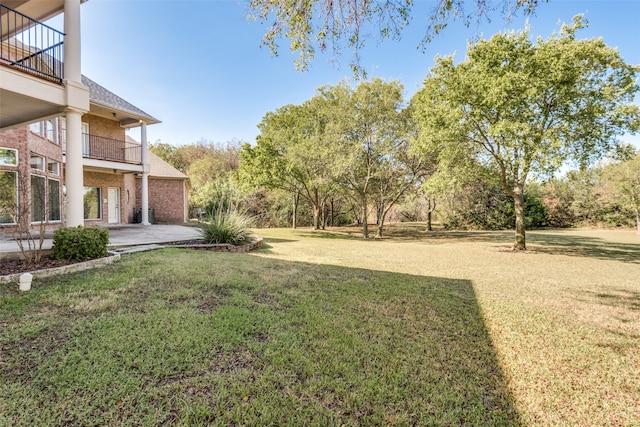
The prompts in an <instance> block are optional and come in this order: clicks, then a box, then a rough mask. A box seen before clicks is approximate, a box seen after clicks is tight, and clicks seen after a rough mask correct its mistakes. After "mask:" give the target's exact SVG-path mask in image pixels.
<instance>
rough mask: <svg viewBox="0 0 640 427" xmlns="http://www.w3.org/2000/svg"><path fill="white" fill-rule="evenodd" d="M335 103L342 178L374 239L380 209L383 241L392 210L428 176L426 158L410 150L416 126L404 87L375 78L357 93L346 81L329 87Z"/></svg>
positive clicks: (339, 179) (327, 92)
mask: <svg viewBox="0 0 640 427" xmlns="http://www.w3.org/2000/svg"><path fill="white" fill-rule="evenodd" d="M324 90H325V92H324V96H325V97H327V98H331V99H335V100H337V102H336V104H335V105H336V107H335V109H334V110H333V115H332V116H331V117H332V122H333V123H334V128H333V130H332V132H333V134H334V139H335V147H336V148H335V149H336V150H337V152H338V153H339V155H338V156H337V159H336V163H335V167H336V173H335V176H336V179H337V182H338V183H339V184H340V186H341V187H342V188H343V189H344V191H345V193H346V194H347V195H348V196H349V197H351V198H352V199H353V201H354V202H355V204H356V205H357V206H358V207H359V209H360V212H361V213H360V215H359V216H360V218H361V221H362V235H363V237H364V238H368V237H369V226H368V222H369V221H368V219H369V208H370V206H371V205H372V204H375V205H376V206H377V208H378V221H377V223H378V229H377V232H376V236H377V237H382V230H383V227H384V221H385V217H386V215H387V213H388V212H389V210H390V209H391V208H392V207H393V206H394V205H395V204H396V203H397V202H398V200H400V198H401V197H402V196H403V195H404V194H405V193H406V191H408V190H409V189H411V188H413V187H414V184H415V183H416V182H417V181H418V180H420V179H421V178H422V177H423V176H424V174H425V173H426V168H425V162H424V159H423V157H422V156H418V155H415V153H413V152H411V150H410V136H411V134H412V129H413V127H412V126H413V123H412V122H411V116H410V115H409V114H407V113H406V112H405V111H404V110H403V109H402V108H401V107H402V104H403V98H402V85H401V84H400V83H399V82H397V81H394V82H384V81H383V80H382V79H373V80H370V81H366V82H362V83H360V84H359V85H358V86H357V87H356V88H355V89H352V88H350V87H349V86H348V85H347V84H346V83H342V84H339V85H336V86H333V87H328V88H325V89H324Z"/></svg>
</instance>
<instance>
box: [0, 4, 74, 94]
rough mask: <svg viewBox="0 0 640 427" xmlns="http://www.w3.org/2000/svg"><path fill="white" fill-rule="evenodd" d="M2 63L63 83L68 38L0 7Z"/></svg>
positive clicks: (0, 56)
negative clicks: (65, 47) (64, 57)
mask: <svg viewBox="0 0 640 427" xmlns="http://www.w3.org/2000/svg"><path fill="white" fill-rule="evenodd" d="M0 36H1V39H0V40H1V41H0V62H1V63H3V64H5V65H8V66H10V67H13V68H15V69H18V70H20V71H24V72H27V73H29V74H32V75H35V76H38V77H40V78H44V79H47V80H51V81H55V82H59V83H61V82H62V79H63V78H64V75H63V71H64V67H63V53H64V49H63V44H64V34H63V33H61V32H60V31H58V30H56V29H54V28H51V27H49V26H48V25H45V24H43V23H41V22H39V21H37V20H35V19H33V18H30V17H29V16H27V15H24V14H23V13H20V12H18V11H17V10H14V9H11V8H10V7H7V6H5V5H2V4H0Z"/></svg>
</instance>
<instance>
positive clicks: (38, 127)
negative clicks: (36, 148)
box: [29, 122, 42, 135]
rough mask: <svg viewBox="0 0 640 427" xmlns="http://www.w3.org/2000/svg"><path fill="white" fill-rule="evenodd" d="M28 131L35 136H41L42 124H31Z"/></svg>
mask: <svg viewBox="0 0 640 427" xmlns="http://www.w3.org/2000/svg"><path fill="white" fill-rule="evenodd" d="M29 130H30V131H31V132H33V133H35V134H38V135H42V122H35V123H31V124H30V125H29Z"/></svg>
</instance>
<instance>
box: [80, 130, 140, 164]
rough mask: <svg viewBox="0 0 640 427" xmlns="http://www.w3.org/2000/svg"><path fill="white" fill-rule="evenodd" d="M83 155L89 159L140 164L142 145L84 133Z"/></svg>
mask: <svg viewBox="0 0 640 427" xmlns="http://www.w3.org/2000/svg"><path fill="white" fill-rule="evenodd" d="M82 156H83V157H85V158H88V159H95V160H106V161H109V162H120V163H128V164H132V165H140V164H142V147H141V146H140V144H136V143H132V142H128V141H121V140H118V139H111V138H105V137H103V136H97V135H91V134H86V133H85V134H82Z"/></svg>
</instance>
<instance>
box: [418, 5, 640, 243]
mask: <svg viewBox="0 0 640 427" xmlns="http://www.w3.org/2000/svg"><path fill="white" fill-rule="evenodd" d="M583 27H585V23H584V21H583V20H582V17H581V16H577V17H576V18H574V22H573V23H572V24H570V25H563V26H562V28H561V29H560V31H559V32H558V33H554V34H553V35H552V36H551V37H549V38H548V39H546V40H543V39H542V38H538V39H537V40H535V41H532V40H531V39H530V37H529V32H528V30H523V31H519V32H509V33H500V34H496V35H494V36H493V37H491V38H490V39H489V40H481V41H479V42H478V43H476V44H474V45H470V46H469V48H468V51H467V57H466V59H465V60H464V61H462V62H460V63H458V64H456V63H455V62H454V58H453V57H452V56H446V57H442V58H437V59H436V64H435V65H434V67H433V68H432V70H431V72H430V74H429V75H428V76H427V78H426V79H425V81H424V86H423V88H422V89H421V90H420V91H419V92H418V93H417V94H416V95H415V96H414V99H413V100H412V102H413V107H414V109H415V112H416V113H415V117H416V121H417V123H418V127H419V129H420V136H419V145H420V146H421V147H422V149H424V150H429V151H433V150H436V149H437V150H438V151H439V152H440V157H439V161H440V163H441V165H445V166H446V165H447V163H451V162H452V161H453V160H454V159H455V160H456V162H458V161H459V158H460V156H461V155H462V156H469V157H470V158H471V159H473V161H474V162H479V163H480V164H482V165H483V166H485V167H486V168H488V169H489V170H491V171H493V173H494V174H495V175H496V176H497V177H499V179H500V182H501V184H502V187H503V188H504V190H505V191H506V192H507V194H509V195H510V196H511V197H513V199H514V207H515V211H516V221H515V229H516V238H515V243H514V249H526V242H525V226H524V188H525V183H526V182H527V179H528V178H529V177H531V176H533V175H538V176H550V175H551V174H553V173H554V172H555V171H557V170H558V169H559V168H560V166H561V165H562V164H563V163H564V162H565V161H567V160H573V161H575V162H577V163H578V164H581V165H588V164H589V163H590V162H591V161H593V160H594V159H596V158H598V157H600V156H602V155H604V154H606V153H607V152H608V151H609V150H610V149H611V148H612V147H613V146H615V145H616V143H617V136H618V135H621V134H623V133H624V132H626V131H637V130H638V128H639V127H640V125H639V123H640V118H639V117H640V111H639V108H638V106H637V105H635V104H634V103H633V98H634V95H635V93H636V92H638V89H639V88H638V85H637V80H636V76H637V74H638V71H639V70H640V68H639V67H637V66H632V65H629V64H626V63H625V62H624V61H623V59H622V58H621V56H620V54H619V53H618V51H617V50H616V49H614V48H611V47H609V46H607V45H606V44H605V43H604V42H603V41H602V39H600V38H598V39H585V40H578V39H577V38H576V33H577V32H578V31H579V30H580V29H581V28H583Z"/></svg>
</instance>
